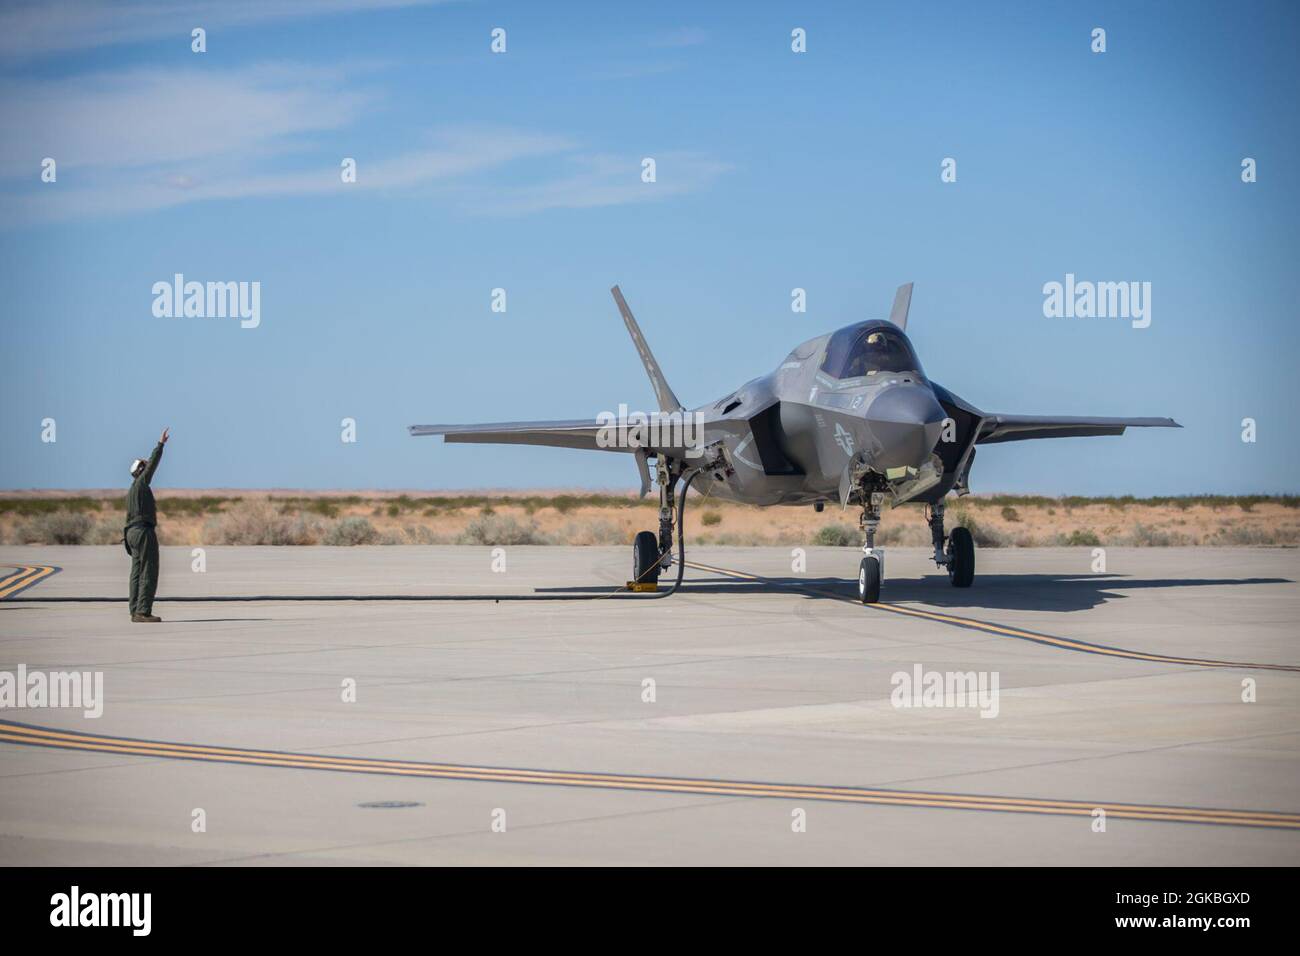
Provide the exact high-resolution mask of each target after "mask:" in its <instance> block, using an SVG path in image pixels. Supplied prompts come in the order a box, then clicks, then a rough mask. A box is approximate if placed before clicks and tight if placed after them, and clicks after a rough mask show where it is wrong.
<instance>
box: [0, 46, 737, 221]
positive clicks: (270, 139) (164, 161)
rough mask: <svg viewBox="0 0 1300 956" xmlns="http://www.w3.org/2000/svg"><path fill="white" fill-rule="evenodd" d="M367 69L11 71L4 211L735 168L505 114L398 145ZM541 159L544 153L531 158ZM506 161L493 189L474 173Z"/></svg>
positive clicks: (477, 190) (636, 179)
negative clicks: (648, 154) (645, 166)
mask: <svg viewBox="0 0 1300 956" xmlns="http://www.w3.org/2000/svg"><path fill="white" fill-rule="evenodd" d="M357 72H358V71H357V70H356V69H354V68H348V67H341V66H340V67H331V68H318V67H311V66H304V65H300V64H273V65H258V66H250V67H246V68H243V69H239V70H232V71H226V72H222V73H208V72H204V71H200V70H195V69H191V68H176V69H171V70H161V69H151V70H132V71H126V72H122V73H109V74H93V75H91V74H88V75H83V76H79V77H73V78H69V79H62V80H52V81H35V80H29V81H23V82H20V83H13V84H11V85H9V86H7V87H6V88H5V90H4V92H3V94H0V220H2V221H3V222H4V223H5V224H6V225H8V226H11V227H12V226H22V225H25V224H30V223H34V222H51V221H54V222H57V221H64V220H69V219H77V218H84V217H102V216H116V215H130V214H136V213H142V212H151V211H155V210H159V209H166V208H169V207H175V206H180V205H183V204H187V203H195V202H212V201H217V200H233V199H250V198H274V197H294V196H309V195H338V196H345V197H346V196H354V195H357V194H363V195H364V194H371V195H373V194H400V195H403V196H407V197H419V198H430V199H435V200H438V201H444V202H453V203H456V204H458V205H460V206H462V207H463V208H464V209H465V210H466V211H468V212H470V213H474V212H480V213H485V214H492V215H501V214H527V213H533V212H539V211H542V210H546V209H553V208H563V207H568V208H583V207H592V206H607V205H615V204H621V203H633V202H646V201H651V200H654V199H665V198H668V197H671V196H675V195H680V194H681V193H683V192H687V191H691V190H694V189H699V188H702V187H704V186H706V185H707V184H708V183H709V182H711V181H712V180H713V179H714V178H716V176H718V175H719V174H720V173H721V172H722V171H724V170H725V169H726V168H727V167H726V166H725V165H724V164H722V163H719V162H717V161H715V160H713V159H711V158H710V157H708V156H704V155H702V154H697V153H690V152H665V153H663V154H662V155H658V156H657V157H656V158H657V160H658V163H659V181H658V182H657V183H653V184H646V183H642V182H641V181H640V171H641V168H640V157H621V158H616V157H611V156H608V155H603V154H600V153H593V152H591V151H590V150H589V149H588V148H587V147H585V146H583V144H581V143H579V142H576V141H574V140H572V139H570V138H569V137H567V136H563V135H557V134H554V133H546V132H538V131H534V130H528V129H520V128H513V127H506V126H500V125H495V126H493V125H465V124H461V125H444V126H441V127H438V128H430V129H428V130H427V131H426V133H425V135H424V136H423V137H419V138H417V139H416V141H415V143H414V144H413V145H412V144H411V140H410V136H409V134H407V133H405V131H404V130H403V131H399V135H401V136H402V144H400V145H399V144H398V143H393V144H390V145H389V146H388V147H387V148H385V146H384V145H383V144H382V143H377V142H375V141H374V139H373V134H367V135H365V136H362V135H359V134H356V135H354V133H355V129H356V125H357V124H358V123H359V121H360V120H361V119H362V117H363V114H365V113H367V112H369V109H370V107H372V106H374V105H376V104H382V103H383V97H382V96H381V94H379V93H377V92H370V91H367V90H366V89H365V88H364V87H362V88H357V87H356V83H355V81H356V75H355V74H356V73H357ZM327 141H328V143H329V144H330V149H329V150H328V151H326V149H325V148H324V147H323V144H324V143H325V142H327ZM350 142H355V146H350V145H345V144H348V143H350ZM45 157H51V158H53V159H54V160H55V161H56V163H57V164H58V166H57V168H58V181H57V182H55V183H52V184H47V183H42V182H40V179H39V176H40V171H41V162H42V160H43V159H44V158H45ZM344 157H352V158H355V159H356V162H357V178H356V182H353V183H344V182H343V181H342V179H341V177H340V162H341V161H342V159H343V158H344ZM539 158H545V159H547V162H542V163H539V162H525V161H528V160H535V159H539ZM512 164H513V165H512ZM507 166H508V167H510V168H509V173H508V175H506V174H501V175H498V176H496V177H495V182H494V183H493V186H492V188H487V187H485V186H484V185H483V184H482V183H481V182H479V181H478V180H477V179H476V178H475V177H476V176H477V174H481V173H487V172H491V171H497V170H501V169H503V168H504V167H507Z"/></svg>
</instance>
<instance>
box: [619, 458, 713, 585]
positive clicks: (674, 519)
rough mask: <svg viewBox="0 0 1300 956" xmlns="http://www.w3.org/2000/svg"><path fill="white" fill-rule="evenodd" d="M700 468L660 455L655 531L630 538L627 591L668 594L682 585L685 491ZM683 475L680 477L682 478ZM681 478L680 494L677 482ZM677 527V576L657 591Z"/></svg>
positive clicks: (684, 544) (669, 562) (671, 555)
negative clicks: (630, 572) (687, 465)
mask: <svg viewBox="0 0 1300 956" xmlns="http://www.w3.org/2000/svg"><path fill="white" fill-rule="evenodd" d="M701 471H703V468H694V469H687V468H684V467H683V466H682V464H681V463H680V462H676V461H671V460H665V458H664V457H663V456H661V457H660V459H659V463H658V473H659V535H658V537H657V538H656V536H655V533H654V532H653V531H640V532H638V533H637V536H636V538H635V539H634V540H633V542H632V580H631V581H629V582H628V590H629V591H656V592H658V593H656V594H655V595H654V596H655V597H668V595H670V594H672V593H674V592H675V591H676V590H677V589H678V588H679V587H681V586H682V575H683V574H684V573H685V571H686V542H685V538H684V534H683V531H684V529H685V524H686V493H687V492H688V491H690V490H691V482H693V481H694V480H695V479H696V478H698V477H699V475H700V473H701ZM683 479H685V480H684V481H682V480H683ZM678 481H682V490H681V494H678V493H677V482H678ZM674 528H675V529H676V531H677V580H676V581H675V582H674V583H673V585H672V586H671V587H670V588H668V590H666V591H659V574H660V573H661V572H663V571H667V570H668V569H669V568H670V567H672V564H673V530H674Z"/></svg>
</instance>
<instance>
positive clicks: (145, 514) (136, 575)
mask: <svg viewBox="0 0 1300 956" xmlns="http://www.w3.org/2000/svg"><path fill="white" fill-rule="evenodd" d="M167 438H168V431H167V429H166V428H164V429H163V431H162V436H161V437H160V438H159V439H158V444H157V445H156V446H155V447H154V450H153V454H152V455H150V456H149V460H148V461H144V460H142V459H139V458H137V459H136V460H135V461H133V462H131V477H132V478H134V479H135V480H134V481H132V482H131V489H130V490H129V491H128V492H127V493H126V528H125V529H123V532H122V535H123V537H124V538H125V539H126V549H127V551H129V552H130V553H131V597H130V602H131V604H130V606H131V620H132V621H135V622H137V623H146V622H147V623H150V624H157V623H158V622H159V621H161V620H162V618H160V617H155V616H154V613H153V596H154V593H155V592H156V591H157V590H158V532H157V524H158V510H157V507H156V505H155V504H154V500H153V489H152V488H150V487H149V483H150V482H151V481H153V475H154V472H155V471H157V470H158V462H160V461H161V460H162V453H163V445H165V444H167Z"/></svg>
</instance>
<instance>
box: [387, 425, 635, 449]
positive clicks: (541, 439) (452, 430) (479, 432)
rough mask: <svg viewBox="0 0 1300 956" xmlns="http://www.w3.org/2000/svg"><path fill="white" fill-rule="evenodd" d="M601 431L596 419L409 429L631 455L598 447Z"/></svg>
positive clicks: (448, 437) (447, 437) (453, 438)
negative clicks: (598, 434) (597, 434)
mask: <svg viewBox="0 0 1300 956" xmlns="http://www.w3.org/2000/svg"><path fill="white" fill-rule="evenodd" d="M599 430H600V425H599V424H598V423H597V421H596V419H594V418H575V419H571V420H569V421H552V422H490V423H488V424H486V425H411V426H410V428H409V429H408V431H410V433H411V434H412V435H441V436H442V440H443V441H446V442H476V443H478V444H485V445H550V446H552V447H554V448H585V449H590V450H593V451H632V449H631V448H616V447H615V448H602V447H601V446H600V445H599V444H597V443H596V433H597V432H598V431H599Z"/></svg>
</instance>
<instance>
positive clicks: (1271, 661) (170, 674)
mask: <svg viewBox="0 0 1300 956" xmlns="http://www.w3.org/2000/svg"><path fill="white" fill-rule="evenodd" d="M629 551H630V549H626V548H554V547H537V548H532V547H508V548H505V549H504V550H503V551H502V552H501V553H499V554H497V555H495V556H494V554H493V553H492V549H489V548H464V547H459V548H453V547H431V548H417V547H388V548H383V547H369V548H297V547H290V548H209V549H207V551H206V555H205V561H206V569H205V570H204V571H202V572H199V571H196V570H194V569H193V565H194V562H195V558H194V557H193V556H192V554H191V551H190V549H188V548H164V549H163V558H162V560H163V567H162V578H161V586H160V591H159V596H160V600H159V602H158V604H157V605H156V607H155V611H156V613H158V614H160V615H161V616H162V617H163V619H164V623H162V624H154V625H145V624H132V623H130V621H129V620H128V615H127V611H126V605H125V600H124V598H125V593H126V578H127V573H128V563H129V562H128V559H127V557H126V555H125V554H124V553H123V552H122V550H121V548H120V547H114V548H100V547H67V548H58V547H7V548H0V565H8V566H10V567H0V576H3V575H5V574H9V575H11V576H10V577H9V578H8V579H6V580H0V595H7V596H4V597H0V679H2V678H3V674H4V673H6V672H8V673H12V674H16V673H17V671H18V668H19V667H20V665H21V666H23V667H25V668H26V671H27V672H28V673H29V674H30V673H32V672H43V673H48V672H53V671H85V672H92V673H94V672H98V673H101V674H102V675H103V698H104V699H103V714H102V716H100V717H98V718H88V717H86V716H84V715H83V712H82V710H79V709H71V708H52V707H43V708H13V707H5V708H4V709H0V864H3V865H7V866H15V865H28V864H57V865H98V864H127V865H136V864H160V863H166V864H195V865H222V864H238V865H245V864H257V865H261V864H268V865H320V864H399V865H403V864H615V865H620V864H631V865H646V864H648V865H658V864H855V865H856V864H860V865H890V866H897V865H904V866H909V865H969V864H1035V865H1054V864H1074V863H1080V864H1120V865H1124V864H1155V865H1165V864H1210V865H1215V864H1227V865H1259V864H1282V865H1295V864H1297V863H1300V671H1297V670H1296V669H1294V668H1298V667H1300V633H1298V629H1297V621H1300V585H1297V581H1300V560H1298V558H1300V553H1298V552H1297V551H1295V550H1266V549H1210V548H1202V549H1154V548H1153V549H1117V548H1112V549H1107V551H1106V554H1105V562H1106V568H1105V571H1098V570H1094V561H1095V560H1096V559H1095V557H1094V554H1093V551H1092V549H1090V548H1068V549H1067V548H1063V549H1041V550H1019V549H1009V550H1003V551H997V550H986V551H980V552H979V555H978V569H977V577H976V582H975V586H974V587H973V588H971V589H970V590H965V591H959V590H956V589H954V588H952V587H950V586H949V584H948V581H947V578H946V576H944V575H941V574H939V573H937V572H936V569H935V568H934V565H933V564H932V563H931V562H930V561H929V560H928V555H927V554H926V553H924V552H922V551H918V550H911V549H897V550H889V552H888V557H887V568H886V577H887V579H886V584H885V590H884V593H883V594H882V601H883V602H885V604H886V605H888V606H887V607H884V608H872V607H863V606H861V605H859V604H857V603H855V602H854V601H853V600H852V596H853V590H854V588H853V578H854V576H855V575H856V570H857V562H858V558H859V554H858V552H857V551H856V549H851V548H844V549H836V548H809V549H807V553H806V567H804V568H798V567H797V565H796V567H795V568H792V562H793V561H794V560H795V558H794V557H792V555H791V553H790V552H789V551H788V550H784V549H751V548H697V549H693V550H692V551H691V553H690V554H689V555H688V557H689V558H690V560H691V561H693V562H695V563H697V564H698V565H701V566H704V567H707V568H711V569H721V570H703V569H702V568H700V567H693V568H691V569H689V570H688V572H687V575H686V584H685V586H684V588H683V590H682V591H681V592H680V593H678V594H676V595H673V596H672V597H669V598H666V599H662V600H656V599H651V600H647V599H645V598H643V597H641V596H626V595H624V596H615V597H609V596H605V595H607V594H608V592H609V590H610V589H611V588H612V587H614V586H616V585H618V584H621V583H622V582H623V581H625V580H626V578H627V577H628V572H629V570H630V565H631V555H630V554H629ZM796 557H797V556H796ZM502 559H504V562H505V567H504V570H502V571H495V570H494V563H495V565H496V567H498V568H499V567H500V566H501V560H502ZM23 567H27V568H33V569H38V568H58V569H59V570H57V571H48V572H44V571H37V570H32V571H20V570H15V569H16V568H23ZM735 572H740V573H739V574H737V573H735ZM20 575H26V577H25V578H24V577H20ZM25 580H30V582H31V583H30V586H26V587H24V581H25ZM6 581H7V583H6ZM172 596H177V597H181V598H191V599H193V600H180V601H177V600H172V599H171V598H172ZM327 597H328V598H332V600H317V598H327ZM349 597H361V598H372V599H365V600H338V599H339V598H349ZM86 598H104V599H116V600H102V601H87V600H84V599H86ZM216 598H222V599H223V600H214V599H216ZM257 598H264V599H263V600H257ZM378 598H390V599H388V600H379V599H378ZM231 599H235V600H231ZM1114 652H1119V653H1114ZM1177 661H1187V663H1179V662H1177ZM917 668H919V669H920V673H921V676H922V679H923V683H924V681H925V680H926V679H930V675H931V674H935V673H937V674H938V675H940V677H942V676H943V675H947V674H959V675H962V674H968V673H970V674H974V675H975V676H976V678H977V679H979V678H981V677H982V678H983V679H984V680H985V681H986V683H985V688H986V691H991V684H990V683H988V682H990V681H992V680H993V679H994V678H996V680H997V687H998V692H997V695H996V698H993V697H992V696H990V695H989V694H988V693H986V695H985V697H984V698H982V699H964V698H963V697H962V695H961V694H960V693H958V694H956V695H950V696H949V697H948V698H947V699H946V700H945V699H944V698H943V697H942V696H940V698H939V699H938V702H939V703H940V704H942V705H943V706H908V707H901V706H895V703H897V702H898V701H897V700H891V697H894V698H897V697H898V694H896V693H895V691H896V689H897V687H898V684H899V683H900V681H901V680H902V678H899V677H898V676H897V675H900V674H903V675H907V676H908V677H909V678H911V677H912V676H914V675H915V674H916V673H917ZM1287 668H1291V669H1287ZM352 689H354V690H355V693H354V694H353V693H351V691H352ZM957 689H958V690H959V691H960V689H961V688H960V687H958V688H957ZM1243 697H1246V698H1251V699H1250V700H1249V702H1248V701H1246V700H1243ZM353 698H354V699H353ZM908 700H909V701H911V700H912V698H911V697H910V696H909V697H908ZM916 702H919V703H921V704H928V703H932V702H933V699H929V700H927V699H926V698H924V697H923V696H922V695H920V693H919V692H918V694H917V700H916ZM981 714H989V716H981ZM108 738H131V741H129V742H124V741H122V740H121V739H108ZM1170 808H1174V809H1170ZM1098 809H1100V810H1104V811H1105V818H1104V831H1103V830H1102V829H1101V823H1102V822H1103V820H1102V818H1101V817H1100V816H1099V815H1097V814H1096V813H1095V811H1096V810H1098ZM198 811H201V813H199V812H198ZM196 819H201V820H202V822H203V824H204V827H203V828H201V829H200V828H199V827H198V826H197V823H196ZM801 824H802V828H801V826H800V825H801ZM502 831H503V832H502Z"/></svg>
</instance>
